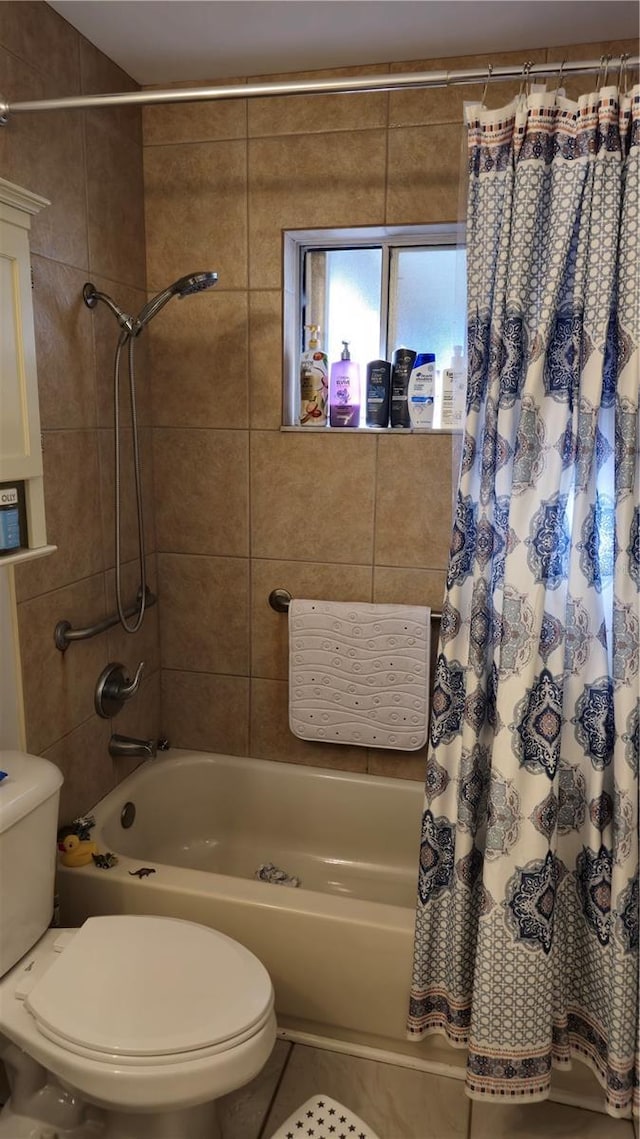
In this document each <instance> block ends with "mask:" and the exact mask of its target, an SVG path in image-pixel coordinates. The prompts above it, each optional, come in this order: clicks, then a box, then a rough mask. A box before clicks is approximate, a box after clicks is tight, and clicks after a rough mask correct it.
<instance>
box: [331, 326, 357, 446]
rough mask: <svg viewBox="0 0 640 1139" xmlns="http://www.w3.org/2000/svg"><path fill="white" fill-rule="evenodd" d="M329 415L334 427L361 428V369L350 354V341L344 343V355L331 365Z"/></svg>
mask: <svg viewBox="0 0 640 1139" xmlns="http://www.w3.org/2000/svg"><path fill="white" fill-rule="evenodd" d="M329 414H330V420H331V426H332V427H359V426H360V368H359V367H358V365H357V363H356V362H355V360H352V359H351V356H350V354H349V341H348V340H343V341H342V354H341V356H340V359H339V360H336V361H335V362H334V363H333V364H332V365H331V383H330V386H329Z"/></svg>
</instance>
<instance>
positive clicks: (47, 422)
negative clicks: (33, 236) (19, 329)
mask: <svg viewBox="0 0 640 1139" xmlns="http://www.w3.org/2000/svg"><path fill="white" fill-rule="evenodd" d="M32 268H33V308H34V325H35V336H36V356H37V364H38V390H39V396H40V422H41V425H42V427H43V429H46V428H62V427H64V428H70V427H95V425H96V387H95V378H94V377H95V370H94V355H93V343H92V326H91V314H90V312H89V309H88V308H87V306H86V305H85V304H84V301H83V300H82V288H83V285H84V282H85V280H86V274H85V272H84V271H79V270H78V269H71V268H69V266H68V265H61V264H59V263H58V262H57V261H50V260H48V259H47V258H45V257H38V256H34V257H33V258H32Z"/></svg>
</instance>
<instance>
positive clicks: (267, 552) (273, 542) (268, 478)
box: [251, 431, 376, 565]
mask: <svg viewBox="0 0 640 1139" xmlns="http://www.w3.org/2000/svg"><path fill="white" fill-rule="evenodd" d="M251 436H252V437H251V552H252V554H253V556H255V557H258V558H279V559H286V560H291V561H304V562H342V563H348V564H351V565H358V564H361V565H362V564H367V563H369V562H371V557H372V550H373V507H374V477H375V451H376V438H375V437H373V436H365V435H357V434H355V433H354V434H351V433H345V434H343V435H340V434H339V432H334V433H333V434H330V433H329V432H327V434H326V435H319V434H311V435H301V434H299V433H295V432H291V433H289V432H275V431H253V432H252V433H251Z"/></svg>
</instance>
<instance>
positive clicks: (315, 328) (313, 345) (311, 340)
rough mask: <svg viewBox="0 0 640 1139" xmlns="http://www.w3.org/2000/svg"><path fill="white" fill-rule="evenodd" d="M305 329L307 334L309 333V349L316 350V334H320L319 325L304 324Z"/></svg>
mask: <svg viewBox="0 0 640 1139" xmlns="http://www.w3.org/2000/svg"><path fill="white" fill-rule="evenodd" d="M305 328H308V329H309V332H310V333H311V336H310V337H309V347H310V348H317V347H318V333H319V332H320V325H319V324H305Z"/></svg>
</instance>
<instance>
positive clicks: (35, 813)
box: [0, 752, 276, 1139]
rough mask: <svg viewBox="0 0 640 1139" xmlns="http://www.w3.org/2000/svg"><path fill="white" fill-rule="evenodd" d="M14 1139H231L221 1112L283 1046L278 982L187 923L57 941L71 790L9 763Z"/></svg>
mask: <svg viewBox="0 0 640 1139" xmlns="http://www.w3.org/2000/svg"><path fill="white" fill-rule="evenodd" d="M0 768H1V769H2V770H3V771H5V772H7V776H8V777H7V778H5V779H3V780H2V782H0V1060H2V1061H3V1062H4V1065H5V1068H6V1070H7V1073H8V1077H9V1084H10V1088H11V1095H10V1098H9V1101H8V1103H7V1104H5V1106H4V1107H3V1108H2V1109H1V1110H0V1139H23V1137H24V1139H216V1137H217V1136H218V1135H219V1130H218V1127H217V1123H216V1112H215V1101H216V1100H217V1099H219V1097H220V1096H223V1095H226V1094H227V1093H228V1092H231V1091H233V1090H234V1089H236V1088H238V1087H241V1086H243V1085H244V1084H246V1083H248V1082H249V1081H250V1080H252V1079H253V1078H254V1077H255V1076H256V1075H257V1074H258V1073H259V1072H260V1071H261V1069H262V1067H263V1066H264V1064H265V1063H266V1061H267V1059H268V1057H269V1055H270V1053H271V1050H272V1048H273V1045H274V1043H275V1039H276V1020H275V1014H274V994H273V987H272V984H271V980H270V978H269V974H268V973H267V971H266V969H265V968H264V966H263V965H262V964H261V963H260V961H258V959H257V958H256V957H255V956H254V955H253V954H252V953H250V952H249V950H248V949H246V948H245V947H244V946H242V945H240V944H238V943H237V942H235V941H233V940H232V939H231V938H229V937H226V936H225V935H224V934H222V933H219V932H217V931H216V930H212V929H208V928H206V927H204V926H200V925H197V924H195V923H193V922H188V921H181V920H178V919H175V918H168V917H155V916H143V915H136V916H132V915H118V916H109V917H94V918H89V919H88V920H87V921H86V922H85V923H84V925H83V926H81V927H80V929H72V930H61V929H50V928H48V927H49V922H50V920H51V913H52V907H53V888H54V875H55V859H56V828H57V819H58V803H59V796H60V786H61V783H62V775H61V773H60V772H59V770H58V768H57V767H55V766H54V765H53V764H51V763H49V762H48V761H47V760H44V759H41V758H38V757H35V756H28V755H25V754H24V753H21V752H1V753H0Z"/></svg>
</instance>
